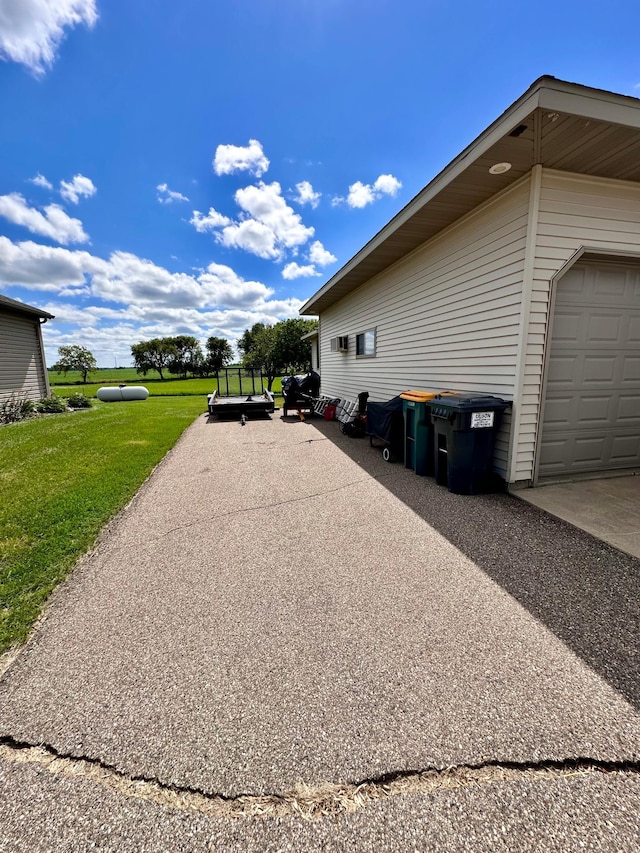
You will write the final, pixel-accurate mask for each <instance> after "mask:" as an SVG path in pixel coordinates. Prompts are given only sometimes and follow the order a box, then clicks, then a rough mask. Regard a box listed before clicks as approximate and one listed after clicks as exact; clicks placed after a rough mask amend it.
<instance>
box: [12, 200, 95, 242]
mask: <svg viewBox="0 0 640 853" xmlns="http://www.w3.org/2000/svg"><path fill="white" fill-rule="evenodd" d="M43 211H44V212H42V213H41V212H40V211H39V210H36V209H35V208H33V207H29V206H28V204H27V202H26V201H25V199H24V197H23V196H21V195H20V193H10V194H9V195H3V196H0V216H3V217H4V218H5V219H8V220H9V221H10V222H13V223H14V225H22V226H24V227H25V228H27V229H28V230H29V231H31V233H32V234H41V235H42V236H43V237H50V238H51V239H52V240H55V241H56V242H58V243H63V244H64V245H66V244H67V243H87V242H88V240H89V235H88V234H86V233H85V231H84V229H83V227H82V222H81V221H80V220H79V219H72V218H71V217H70V216H69V215H68V214H67V213H66V212H65V211H64V210H63V208H62V207H60V205H58V204H50V205H47V207H44V208H43Z"/></svg>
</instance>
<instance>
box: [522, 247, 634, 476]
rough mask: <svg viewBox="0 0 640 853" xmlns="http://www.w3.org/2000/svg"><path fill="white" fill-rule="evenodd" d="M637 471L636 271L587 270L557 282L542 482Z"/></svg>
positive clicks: (600, 265) (577, 269)
mask: <svg viewBox="0 0 640 853" xmlns="http://www.w3.org/2000/svg"><path fill="white" fill-rule="evenodd" d="M636 467H640V267H638V266H636V267H626V266H621V265H618V264H607V263H597V264H596V263H589V264H586V263H585V264H580V265H577V266H575V267H573V268H572V269H571V270H570V271H569V272H568V273H567V274H566V275H565V276H563V278H562V279H560V281H559V282H558V288H557V293H556V305H555V312H554V318H553V327H552V338H551V352H550V357H549V373H548V379H547V395H546V400H545V409H544V421H543V427H542V440H541V449H540V468H539V475H540V476H541V477H549V476H553V475H566V474H577V473H590V472H597V471H605V470H613V469H617V468H636Z"/></svg>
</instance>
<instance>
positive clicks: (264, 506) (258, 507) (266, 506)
mask: <svg viewBox="0 0 640 853" xmlns="http://www.w3.org/2000/svg"><path fill="white" fill-rule="evenodd" d="M372 480H375V478H374V477H365V478H364V479H362V480H353V481H352V482H350V483H343V484H342V485H341V486H336V487H335V488H334V489H326V490H324V491H321V492H313V494H309V495H300V497H297V498H288V499H287V500H284V501H274V502H273V503H265V504H255V505H254V506H247V507H241V508H240V509H232V510H229V512H221V513H219V514H218V515H208V516H206V517H203V518H196V519H194V520H193V521H190V522H188V523H187V524H179V525H177V526H176V527H171V528H169V530H165V531H164V532H163V533H160V534H158V535H157V536H153V537H150V538H149V539H148V540H147V541H148V542H153V541H155V540H157V539H162V538H163V537H165V536H170V535H171V534H172V533H176V532H177V531H179V530H189V528H191V527H197V526H198V525H200V524H208V523H209V522H211V521H217V520H218V519H221V518H230V517H231V516H234V515H242V513H245V512H257V511H259V510H262V509H275V508H276V507H281V506H289V505H290V504H295V503H301V502H302V501H309V500H312V499H313V498H319V497H322V496H324V495H332V494H333V493H334V492H341V491H343V490H344V489H350V488H351V487H352V486H361V485H363V484H364V483H370V482H371V481H372ZM120 547H125V546H120Z"/></svg>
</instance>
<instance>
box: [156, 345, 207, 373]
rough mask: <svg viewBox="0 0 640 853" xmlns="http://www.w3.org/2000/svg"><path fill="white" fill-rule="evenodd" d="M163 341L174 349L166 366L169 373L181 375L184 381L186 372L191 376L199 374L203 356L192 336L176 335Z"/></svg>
mask: <svg viewBox="0 0 640 853" xmlns="http://www.w3.org/2000/svg"><path fill="white" fill-rule="evenodd" d="M164 340H165V341H169V342H170V344H171V346H172V347H173V349H174V355H173V357H172V359H171V360H170V362H169V365H168V367H169V370H170V372H171V373H175V374H181V375H182V378H183V379H186V378H187V372H188V371H191V373H192V374H193V375H195V374H196V373H198V372H199V370H200V368H201V366H202V363H203V362H204V356H203V354H202V348H201V346H200V342H199V341H198V339H197V338H194V337H193V335H176V337H174V338H164Z"/></svg>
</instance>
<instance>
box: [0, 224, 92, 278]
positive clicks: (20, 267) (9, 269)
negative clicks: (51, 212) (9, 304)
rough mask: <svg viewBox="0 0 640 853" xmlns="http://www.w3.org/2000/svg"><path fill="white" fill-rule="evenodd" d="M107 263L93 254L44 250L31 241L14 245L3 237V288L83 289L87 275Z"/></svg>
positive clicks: (0, 275)
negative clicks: (15, 286)
mask: <svg viewBox="0 0 640 853" xmlns="http://www.w3.org/2000/svg"><path fill="white" fill-rule="evenodd" d="M101 263H104V261H101V260H100V259H99V258H94V257H93V256H92V255H90V254H89V252H84V251H77V250H76V251H72V250H70V249H61V248H59V247H58V246H43V245H42V244H40V243H34V242H33V241H31V240H27V241H25V242H22V243H12V242H11V240H9V238H8V237H2V236H0V284H2V285H7V286H11V285H22V286H25V287H30V288H33V289H34V290H49V291H52V292H58V291H60V289H62V288H73V289H83V288H85V286H86V278H85V274H86V273H88V272H91V271H93V270H95V269H97V268H98V266H99V265H100V264H101Z"/></svg>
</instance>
